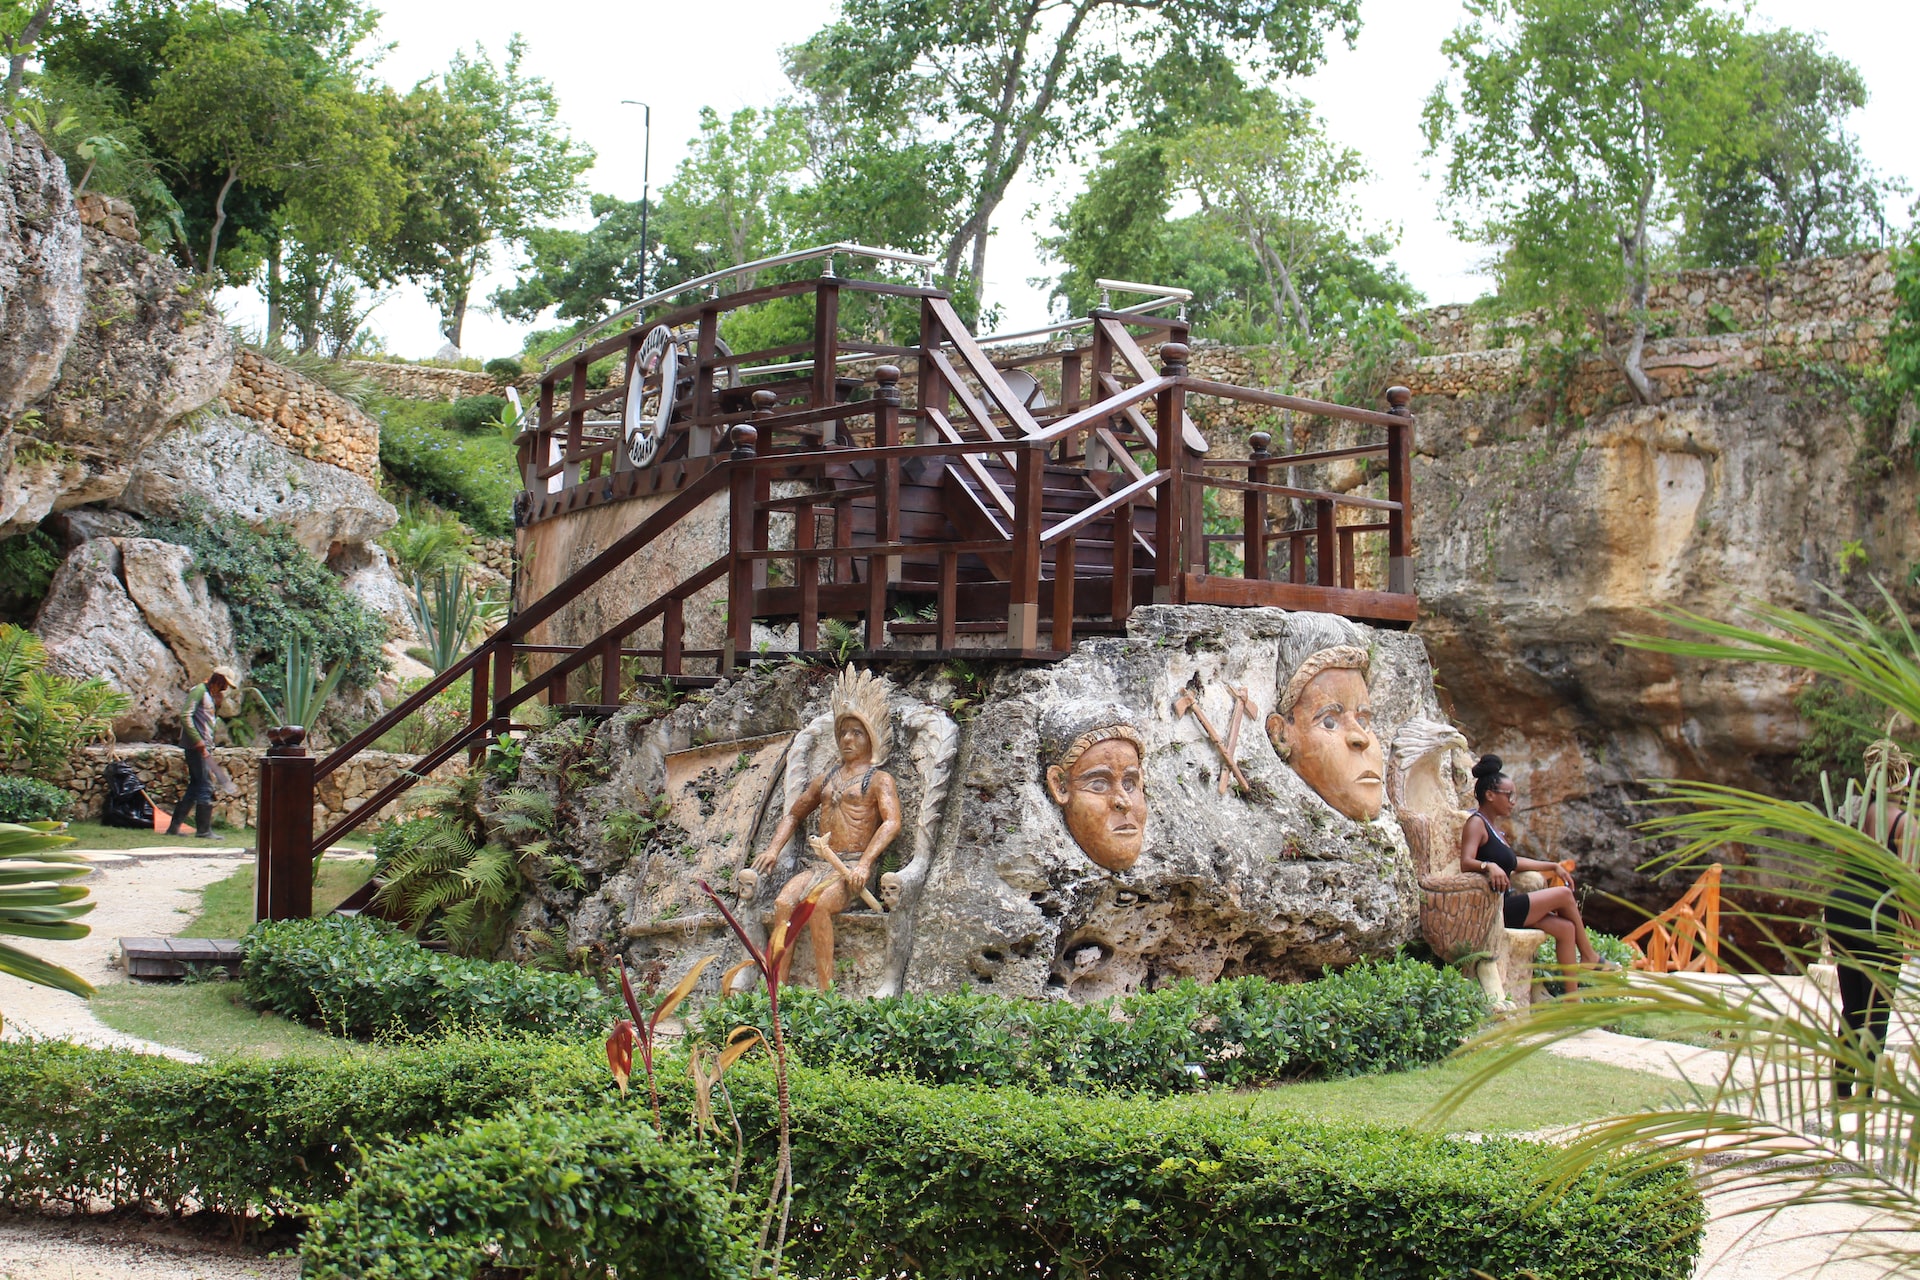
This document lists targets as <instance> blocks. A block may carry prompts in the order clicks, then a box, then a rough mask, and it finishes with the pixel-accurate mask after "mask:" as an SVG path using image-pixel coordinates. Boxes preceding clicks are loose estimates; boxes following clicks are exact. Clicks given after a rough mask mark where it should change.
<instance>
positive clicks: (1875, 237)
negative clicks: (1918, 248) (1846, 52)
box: [1681, 31, 1902, 267]
mask: <svg viewBox="0 0 1920 1280" xmlns="http://www.w3.org/2000/svg"><path fill="white" fill-rule="evenodd" d="M1737 43H1738V45H1739V46H1741V48H1742V50H1743V52H1744V55H1745V57H1746V59H1747V60H1749V61H1750V62H1751V64H1752V74H1751V77H1750V79H1749V82H1748V88H1747V96H1748V102H1749V106H1748V114H1747V127H1748V128H1749V129H1750V130H1751V133H1752V137H1751V139H1750V141H1749V142H1748V145H1746V146H1744V147H1741V148H1739V149H1737V150H1725V149H1717V150H1713V151H1709V152H1707V153H1706V154H1705V155H1703V157H1702V159H1701V162H1700V163H1699V164H1698V165H1696V166H1695V167H1694V169H1693V170H1692V171H1691V172H1690V173H1689V175H1688V178H1687V181H1686V182H1685V185H1684V187H1683V204H1684V211H1685V230H1684V233H1683V235H1682V240H1681V252H1682V253H1683V255H1684V256H1685V257H1687V258H1688V259H1690V260H1691V261H1693V262H1696V263H1699V264H1700V265H1702V266H1712V267H1732V266H1743V265H1746V264H1748V263H1757V262H1761V261H1762V260H1763V258H1765V257H1768V256H1773V257H1775V259H1776V260H1786V261H1795V260H1798V259H1801V258H1810V257H1814V256H1816V255H1820V254H1840V253H1851V252H1853V251H1855V250H1857V249H1862V248H1865V247H1867V246H1869V245H1873V244H1877V243H1879V242H1880V241H1881V240H1882V239H1883V238H1884V234H1885V224H1886V212H1885V210H1884V208H1883V207H1882V206H1883V204H1884V200H1885V197H1886V196H1887V195H1888V194H1890V193H1891V192H1893V191H1897V190H1900V189H1902V188H1901V186H1900V184H1898V183H1888V182H1886V181H1883V180H1882V179H1880V178H1878V177H1876V176H1875V174H1874V172H1873V168H1872V166H1871V165H1869V164H1868V163H1867V162H1866V159H1865V158H1864V157H1863V156H1862V155H1861V154H1860V145H1859V142H1858V141H1857V140H1856V139H1855V138H1853V137H1852V136H1851V135H1850V134H1848V133H1847V132H1846V128H1845V124H1846V119H1847V116H1848V115H1849V114H1851V113H1852V112H1854V111H1856V110H1858V109H1859V108H1861V107H1864V106H1865V105H1866V104H1867V84H1866V80H1865V79H1864V78H1863V77H1862V76H1861V75H1860V72H1859V70H1858V69H1857V68H1856V67H1854V66H1853V65H1852V64H1851V63H1849V62H1847V61H1846V60H1844V59H1842V58H1839V57H1836V56H1834V55H1833V54H1830V53H1827V52H1826V51H1825V50H1824V49H1823V48H1822V47H1821V43H1820V37H1819V36H1817V35H1807V34H1804V33H1802V32H1799V31H1761V32H1753V33H1742V34H1741V36H1740V37H1739V39H1738V42H1737Z"/></svg>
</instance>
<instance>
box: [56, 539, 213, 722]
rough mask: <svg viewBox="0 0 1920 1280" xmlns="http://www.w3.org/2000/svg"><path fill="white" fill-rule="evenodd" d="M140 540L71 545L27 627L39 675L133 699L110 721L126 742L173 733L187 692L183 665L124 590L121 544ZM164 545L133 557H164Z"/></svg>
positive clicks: (144, 549) (124, 568) (147, 549)
mask: <svg viewBox="0 0 1920 1280" xmlns="http://www.w3.org/2000/svg"><path fill="white" fill-rule="evenodd" d="M144 541H146V540H145V539H137V538H129V539H124V540H123V539H120V538H95V539H93V540H92V541H90V542H87V543H85V544H84V545H82V546H80V547H79V548H77V549H76V550H75V551H74V552H73V554H71V555H69V556H68V557H67V559H66V562H65V563H64V564H62V565H61V566H60V571H59V573H57V574H56V575H55V576H54V579H53V587H52V589H51V590H49V591H48V593H47V599H46V602H45V603H44V604H42V605H41V606H40V616H39V618H38V619H37V621H36V622H35V625H34V629H35V630H36V631H37V632H39V634H40V638H41V640H42V641H44V642H45V644H46V646H47V670H49V671H51V672H53V673H54V674H56V675H64V676H72V677H74V678H76V679H84V678H86V677H88V676H99V677H101V678H102V679H104V680H106V681H107V682H108V683H109V684H111V685H113V686H114V687H115V688H117V689H119V690H121V691H122V692H124V693H126V694H127V695H129V696H130V697H131V698H132V699H133V705H132V706H130V707H129V708H128V709H127V711H126V713H125V714H124V715H122V716H121V717H120V718H119V719H118V720H116V721H114V724H113V732H114V735H115V736H116V737H119V738H122V739H126V740H146V739H152V738H157V737H162V736H169V735H170V733H172V732H177V731H178V728H179V724H180V719H179V716H180V704H181V702H182V700H183V699H184V698H185V696H186V691H187V689H188V688H189V687H190V682H189V681H188V679H187V671H186V668H185V667H184V666H183V665H182V664H181V662H180V660H179V659H178V658H177V657H175V656H174V652H173V650H172V649H171V648H169V647H168V645H167V642H166V641H164V640H162V639H161V638H160V637H159V636H158V635H156V634H155V632H154V629H153V628H152V627H151V626H149V625H148V622H147V617H146V614H145V613H143V612H142V611H141V608H140V606H139V605H138V604H136V603H134V599H133V596H132V595H131V594H130V593H129V592H128V590H127V581H126V578H125V576H124V574H125V572H126V560H125V557H124V555H123V553H122V547H123V546H124V545H127V544H137V543H140V542H144ZM166 545H167V544H165V543H158V544H153V545H152V546H151V547H146V548H140V549H138V550H137V551H136V552H135V557H136V559H139V558H142V557H143V556H145V554H146V553H147V552H149V551H152V552H154V553H155V554H156V555H164V554H165V553H164V552H162V551H160V550H159V548H163V547H165V546H166ZM175 550H177V551H184V550H185V548H175ZM201 589H202V590H203V591H204V589H205V584H204V583H203V584H202V586H201Z"/></svg>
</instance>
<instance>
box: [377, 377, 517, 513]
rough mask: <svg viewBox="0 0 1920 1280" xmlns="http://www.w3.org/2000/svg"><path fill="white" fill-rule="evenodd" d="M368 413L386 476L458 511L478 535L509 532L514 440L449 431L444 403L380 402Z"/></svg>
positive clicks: (514, 482) (514, 477) (514, 474)
mask: <svg viewBox="0 0 1920 1280" xmlns="http://www.w3.org/2000/svg"><path fill="white" fill-rule="evenodd" d="M372 411H373V413H374V416H376V417H378V418H379V419H380V465H381V466H382V467H384V468H385V469H386V472H387V474H388V476H389V477H391V478H392V479H393V480H395V481H397V482H398V483H400V484H402V485H405V486H406V487H407V488H409V489H412V490H413V491H414V492H416V493H418V494H419V495H420V496H421V497H423V498H425V499H427V500H428V501H429V502H432V503H434V504H436V505H437V506H442V507H446V508H448V509H449V510H452V511H455V512H457V513H459V515H460V518H461V519H463V520H465V521H466V522H467V523H468V524H469V525H471V526H473V528H475V529H476V530H478V531H480V532H481V533H490V534H504V533H508V532H511V531H512V529H513V497H514V495H515V494H516V493H518V492H519V491H520V473H519V470H518V467H517V465H516V463H515V461H514V448H513V443H512V441H510V440H508V439H507V438H506V437H505V436H503V435H501V434H500V433H498V432H490V431H489V432H481V433H479V434H477V435H470V436H469V435H462V434H460V433H459V432H457V431H452V430H449V429H448V422H449V418H448V414H449V412H450V411H449V409H448V407H447V406H446V405H444V404H420V403H415V402H411V401H405V400H379V401H375V402H374V406H373V410H372Z"/></svg>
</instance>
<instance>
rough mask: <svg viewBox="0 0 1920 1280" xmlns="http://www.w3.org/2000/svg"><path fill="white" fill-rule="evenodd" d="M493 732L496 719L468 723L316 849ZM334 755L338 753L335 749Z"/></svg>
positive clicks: (339, 824) (369, 799) (346, 818)
mask: <svg viewBox="0 0 1920 1280" xmlns="http://www.w3.org/2000/svg"><path fill="white" fill-rule="evenodd" d="M474 652H475V653H479V652H481V651H480V650H478V649H476V650H475V651H474ZM492 731H493V722H492V721H491V720H482V721H480V722H479V723H478V724H470V725H468V726H467V727H466V728H464V729H462V730H461V731H460V732H459V733H457V734H455V735H454V736H453V737H451V738H449V739H447V740H446V741H445V742H443V743H441V744H440V745H439V746H437V747H435V748H434V749H433V750H432V751H430V752H428V753H427V754H425V755H423V756H421V757H420V758H419V759H418V760H415V761H414V762H413V768H411V769H409V770H407V772H405V773H402V774H400V775H398V776H397V777H395V778H392V779H390V780H389V781H388V782H387V785H386V786H384V787H381V788H380V789H379V790H378V791H376V792H374V793H373V794H372V795H371V796H369V797H367V800H366V803H364V804H361V805H358V806H356V807H355V808H354V810H353V812H351V813H348V814H344V815H342V816H341V818H340V820H339V821H337V822H335V823H334V824H333V825H332V826H330V827H328V828H327V829H326V830H325V831H324V832H322V833H321V834H320V835H319V836H318V837H317V838H316V839H315V840H314V842H313V847H314V848H315V849H329V848H332V847H333V845H334V844H335V843H336V842H337V841H338V840H339V839H340V837H342V836H344V835H346V834H347V833H348V832H349V831H352V830H353V829H354V828H355V827H357V826H359V825H360V824H361V823H362V822H365V821H366V820H367V819H368V818H369V817H371V816H372V815H374V814H376V813H378V812H379V811H380V810H382V809H384V808H386V806H387V805H389V804H391V803H392V802H393V801H394V800H395V799H396V798H397V797H398V796H399V795H400V793H401V792H403V791H405V790H407V789H408V788H409V787H411V786H413V784H414V783H416V782H418V781H420V780H421V779H422V778H424V777H426V776H427V775H428V774H430V773H432V772H433V771H434V770H435V769H438V768H439V767H440V766H441V765H443V764H445V763H446V762H447V761H449V760H451V759H453V758H454V757H455V756H456V755H458V754H460V752H462V751H464V750H465V749H466V748H467V747H469V746H471V745H472V744H473V743H474V742H475V741H477V740H478V739H480V738H482V737H484V736H486V735H487V734H488V733H491V732H492ZM335 754H338V753H337V752H336V753H335Z"/></svg>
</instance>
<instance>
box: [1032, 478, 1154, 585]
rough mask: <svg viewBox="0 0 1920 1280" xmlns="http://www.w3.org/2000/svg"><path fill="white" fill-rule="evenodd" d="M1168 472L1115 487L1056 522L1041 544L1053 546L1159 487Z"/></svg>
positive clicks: (1044, 534) (1043, 537)
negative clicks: (1086, 505)
mask: <svg viewBox="0 0 1920 1280" xmlns="http://www.w3.org/2000/svg"><path fill="white" fill-rule="evenodd" d="M1167 474H1168V473H1167V472H1165V471H1156V472H1154V473H1153V474H1152V475H1150V476H1146V477H1144V478H1142V479H1139V480H1136V481H1134V482H1133V483H1132V484H1130V485H1128V486H1127V487H1126V488H1124V489H1115V490H1114V491H1113V492H1112V493H1110V494H1108V495H1107V496H1106V497H1105V498H1102V499H1101V500H1100V501H1099V502H1096V503H1094V504H1093V505H1092V506H1090V507H1088V508H1087V509H1086V510H1085V511H1080V512H1076V513H1075V514H1073V515H1071V516H1068V517H1067V518H1066V519H1065V520H1062V521H1061V522H1060V523H1059V524H1056V525H1055V526H1053V528H1051V529H1049V530H1047V531H1046V532H1045V533H1043V534H1041V535H1040V545H1041V546H1043V547H1045V546H1051V545H1052V544H1053V543H1055V542H1058V541H1059V540H1060V539H1062V538H1071V537H1073V536H1075V535H1076V534H1078V533H1079V532H1080V530H1082V529H1084V528H1086V527H1087V526H1088V525H1090V524H1092V523H1093V522H1094V521H1095V520H1098V519H1099V518H1100V517H1101V516H1104V515H1106V514H1107V513H1108V512H1109V511H1112V510H1113V509H1114V508H1115V507H1118V506H1122V505H1125V504H1129V503H1131V502H1132V501H1133V500H1134V499H1135V498H1137V497H1139V496H1140V495H1141V494H1143V493H1146V492H1148V491H1149V490H1152V489H1157V488H1159V487H1160V486H1161V484H1163V483H1164V482H1165V481H1166V478H1167ZM1056 572H1057V570H1056Z"/></svg>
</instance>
